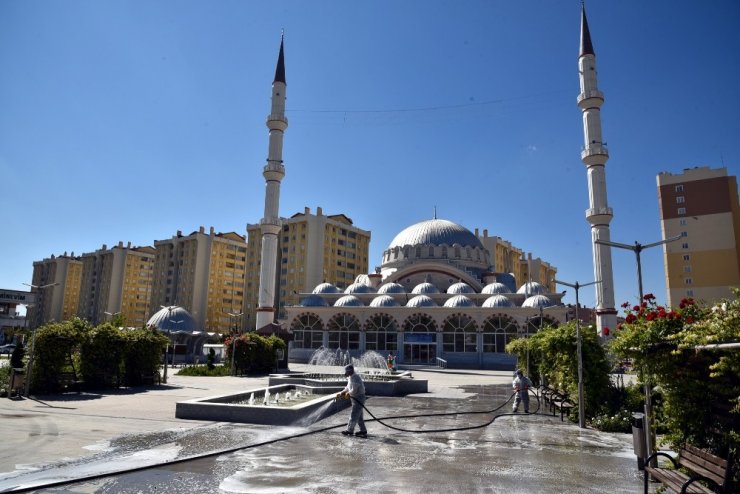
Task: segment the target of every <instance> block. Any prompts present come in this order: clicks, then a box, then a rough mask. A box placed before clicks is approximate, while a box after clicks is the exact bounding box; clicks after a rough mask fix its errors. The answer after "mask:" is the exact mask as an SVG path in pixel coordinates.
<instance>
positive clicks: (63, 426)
mask: <svg viewBox="0 0 740 494" xmlns="http://www.w3.org/2000/svg"><path fill="white" fill-rule="evenodd" d="M292 367H293V366H292ZM295 370H301V369H295ZM413 373H414V376H415V377H416V378H420V379H428V380H429V390H430V392H429V393H425V394H419V395H411V396H407V397H402V398H398V397H396V398H393V397H370V398H369V399H368V401H367V404H366V406H367V408H368V409H369V410H370V411H371V412H372V413H373V414H374V415H375V416H377V417H381V418H382V421H383V423H385V424H387V425H389V426H391V427H395V428H398V429H403V430H405V431H408V432H405V431H398V430H393V429H391V428H389V427H386V426H384V425H382V424H380V423H379V422H377V421H369V422H368V430H369V432H370V436H369V437H368V438H367V439H361V438H356V437H346V436H342V435H341V434H340V433H339V431H341V430H342V428H343V426H344V424H345V422H346V419H347V417H348V413H349V412H348V411H347V410H344V411H340V412H338V413H337V414H336V415H333V416H332V417H330V418H328V419H325V420H322V421H320V422H317V423H315V424H313V425H311V426H309V427H273V426H262V425H250V424H230V423H216V422H207V421H181V420H177V419H175V418H174V404H175V403H176V402H177V401H182V400H184V399H191V398H193V397H205V396H211V395H215V394H220V393H222V392H224V391H225V392H233V391H243V390H245V389H251V388H257V387H260V386H264V385H265V384H266V378H264V379H261V378H258V379H255V378H184V377H180V376H172V377H171V380H170V385H169V386H154V387H151V388H148V389H147V391H146V392H144V393H127V392H121V393H117V394H113V395H105V396H94V397H91V396H87V395H84V394H81V395H74V394H73V395H64V397H63V399H52V398H51V397H45V398H46V399H41V398H40V399H37V400H35V401H34V400H30V399H29V400H19V401H15V400H7V399H3V400H2V401H1V402H0V437H1V438H2V442H1V443H0V444H2V445H3V448H2V450H3V452H2V453H0V472H2V473H0V492H4V491H12V490H14V489H25V490H32V489H33V487H34V486H41V485H45V484H50V483H54V482H57V481H60V480H64V479H73V478H81V477H87V478H93V477H95V476H98V475H101V474H104V473H108V472H121V471H125V470H128V471H130V470H133V469H137V468H142V467H146V466H148V465H153V464H159V463H163V462H168V461H179V462H178V463H175V464H171V465H165V466H160V467H156V468H151V469H149V468H146V469H142V470H136V471H131V473H125V474H117V475H112V476H104V477H100V478H95V479H94V480H88V481H84V482H79V483H75V484H66V485H60V486H57V487H47V488H42V489H40V490H38V491H37V492H55V493H92V492H100V493H149V492H152V493H153V492H158V493H161V492H174V493H177V492H183V493H184V492H189V493H190V492H199V493H201V492H202V493H211V492H212V493H242V492H250V493H252V492H253V493H262V492H313V493H340V492H349V491H351V492H368V493H369V492H388V493H391V492H412V493H413V492H419V493H422V492H432V493H436V492H481V493H498V492H507V493H535V492H537V493H539V492H545V493H580V492H583V493H592V492H593V493H607V492H608V493H636V492H642V476H641V475H640V472H638V470H637V462H636V459H635V457H634V455H633V453H632V443H631V441H632V439H631V436H630V435H625V434H608V433H601V432H598V431H595V430H593V429H579V428H578V426H577V425H575V424H572V423H569V422H561V421H560V419H559V417H558V418H556V417H552V416H550V415H546V414H544V413H539V414H534V415H524V414H519V415H516V416H511V415H502V416H497V414H501V413H508V412H509V410H510V405H509V404H505V402H506V400H507V399H509V397H510V379H511V375H510V373H507V372H493V371H454V370H447V371H428V370H414V371H413ZM499 406H502V408H501V409H500V411H498V412H494V413H490V411H491V410H493V409H495V408H497V407H499ZM533 408H534V406H533ZM453 412H454V413H456V415H447V416H428V415H433V414H442V413H453ZM407 415H414V417H412V418H404V419H392V418H389V417H397V416H407ZM425 415H426V416H425ZM367 419H369V417H367V416H366V420H367ZM486 424H488V425H486ZM475 426H480V427H479V428H475V429H471V430H457V431H448V429H463V428H470V427H475ZM331 427H333V428H331ZM327 429H328V430H327ZM225 450H229V451H228V452H224V451H225ZM219 451H221V452H222V453H214V452H219ZM198 456H203V457H202V458H199V459H190V460H188V458H193V457H198Z"/></svg>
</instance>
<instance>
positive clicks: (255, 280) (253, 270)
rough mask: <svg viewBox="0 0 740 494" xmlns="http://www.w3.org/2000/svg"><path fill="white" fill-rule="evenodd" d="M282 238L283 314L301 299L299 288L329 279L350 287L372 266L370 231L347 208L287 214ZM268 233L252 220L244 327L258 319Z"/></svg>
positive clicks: (279, 302) (279, 301)
mask: <svg viewBox="0 0 740 494" xmlns="http://www.w3.org/2000/svg"><path fill="white" fill-rule="evenodd" d="M281 221H282V231H281V234H280V238H279V239H278V242H279V244H278V249H279V253H280V255H279V256H278V267H277V271H276V273H277V274H276V278H277V279H276V286H277V287H278V288H277V290H276V294H275V296H276V301H275V307H277V319H284V318H285V307H286V306H289V305H294V304H297V303H298V301H299V300H298V294H299V293H304V292H306V291H310V290H311V289H313V287H315V286H317V285H319V284H320V283H323V282H327V283H331V284H333V285H335V286H336V287H337V288H345V287H347V286H349V285H350V284H352V282H353V281H354V279H355V278H356V277H357V276H358V275H361V274H367V272H368V255H369V249H370V232H369V231H367V230H362V229H360V228H357V227H356V226H354V224H353V222H352V219H351V218H349V217H348V216H346V215H344V214H334V215H325V214H324V212H323V210H322V208H320V207H318V208H316V214H312V213H311V209H310V208H305V209H304V211H303V212H302V213H296V214H294V215H293V216H291V217H290V218H282V219H281ZM261 244H262V233H261V231H260V227H259V225H258V224H249V225H247V260H248V261H247V279H246V281H247V283H246V293H247V299H246V301H245V305H244V309H243V312H244V314H245V318H244V328H245V329H246V328H250V329H253V328H251V325H250V321H251V323H252V324H254V321H255V313H256V308H257V300H258V292H257V291H258V289H259V283H260V280H259V277H260V268H259V266H260V258H261Z"/></svg>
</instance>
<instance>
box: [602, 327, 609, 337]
mask: <svg viewBox="0 0 740 494" xmlns="http://www.w3.org/2000/svg"><path fill="white" fill-rule="evenodd" d="M602 333H604V336H609V328H607V327H606V326H604V329H603V330H602Z"/></svg>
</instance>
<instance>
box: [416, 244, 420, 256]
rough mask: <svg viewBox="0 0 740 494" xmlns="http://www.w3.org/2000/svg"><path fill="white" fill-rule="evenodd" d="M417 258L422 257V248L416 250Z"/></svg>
mask: <svg viewBox="0 0 740 494" xmlns="http://www.w3.org/2000/svg"><path fill="white" fill-rule="evenodd" d="M416 257H417V258H419V257H421V247H417V248H416Z"/></svg>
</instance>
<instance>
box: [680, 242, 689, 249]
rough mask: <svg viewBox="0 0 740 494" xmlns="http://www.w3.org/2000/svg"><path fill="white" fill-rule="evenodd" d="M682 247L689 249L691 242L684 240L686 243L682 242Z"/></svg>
mask: <svg viewBox="0 0 740 494" xmlns="http://www.w3.org/2000/svg"><path fill="white" fill-rule="evenodd" d="M681 248H682V249H688V248H689V244H688V243H687V242H684V243H682V244H681Z"/></svg>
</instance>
